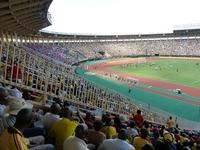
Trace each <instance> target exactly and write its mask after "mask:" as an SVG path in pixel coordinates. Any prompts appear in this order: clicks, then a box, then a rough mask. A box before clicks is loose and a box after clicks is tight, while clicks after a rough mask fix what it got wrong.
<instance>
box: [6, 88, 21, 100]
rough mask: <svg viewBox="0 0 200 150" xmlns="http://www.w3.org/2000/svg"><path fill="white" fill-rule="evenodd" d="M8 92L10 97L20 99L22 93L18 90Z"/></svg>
mask: <svg viewBox="0 0 200 150" xmlns="http://www.w3.org/2000/svg"><path fill="white" fill-rule="evenodd" d="M8 91H9V95H10V96H14V97H17V98H22V92H20V91H19V90H18V89H16V88H14V89H8Z"/></svg>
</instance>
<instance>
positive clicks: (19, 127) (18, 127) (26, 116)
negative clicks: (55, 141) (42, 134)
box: [0, 108, 54, 150]
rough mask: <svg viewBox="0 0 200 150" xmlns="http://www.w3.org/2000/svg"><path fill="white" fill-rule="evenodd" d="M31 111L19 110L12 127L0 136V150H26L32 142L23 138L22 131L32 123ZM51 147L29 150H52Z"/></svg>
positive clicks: (38, 147) (42, 146)
mask: <svg viewBox="0 0 200 150" xmlns="http://www.w3.org/2000/svg"><path fill="white" fill-rule="evenodd" d="M33 117H34V116H33V113H32V110H31V109H26V108H24V109H21V110H20V111H19V112H18V114H17V116H16V122H15V124H14V126H13V127H8V129H6V130H5V131H4V132H3V133H2V135H1V136H0V149H2V150H14V149H18V150H28V149H29V148H28V147H29V146H30V144H32V142H33V141H29V140H28V139H26V138H25V137H24V136H23V131H24V129H26V128H28V127H29V126H30V125H31V123H32V121H33ZM53 149H54V147H53V146H52V145H41V146H36V147H33V148H31V149H30V150H53Z"/></svg>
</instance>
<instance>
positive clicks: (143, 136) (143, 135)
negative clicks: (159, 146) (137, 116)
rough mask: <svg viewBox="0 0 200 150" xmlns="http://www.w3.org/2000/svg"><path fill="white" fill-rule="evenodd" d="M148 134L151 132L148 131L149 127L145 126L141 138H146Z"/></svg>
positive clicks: (141, 131)
mask: <svg viewBox="0 0 200 150" xmlns="http://www.w3.org/2000/svg"><path fill="white" fill-rule="evenodd" d="M148 135H149V132H148V130H147V129H144V128H143V129H141V130H140V136H141V138H143V139H146V138H147V136H148Z"/></svg>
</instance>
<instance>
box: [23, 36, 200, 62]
mask: <svg viewBox="0 0 200 150" xmlns="http://www.w3.org/2000/svg"><path fill="white" fill-rule="evenodd" d="M24 45H25V46H26V47H28V48H30V49H32V50H34V51H37V52H40V53H42V54H44V55H46V56H49V57H51V58H53V59H55V60H59V61H62V62H64V63H67V64H72V63H75V62H78V61H82V60H86V59H95V58H105V57H108V58H109V57H119V56H135V55H136V56H137V55H154V54H160V55H185V56H186V55H190V56H193V55H195V56H197V55H198V56H199V55H200V52H199V51H200V39H156V40H151V39H149V40H148V39H145V40H142V39H141V40H137V41H104V42H98V41H96V42H94V41H93V42H68V43H55V44H52V43H44V44H41V43H29V44H24ZM99 51H103V52H104V54H103V55H102V54H100V53H98V52H99Z"/></svg>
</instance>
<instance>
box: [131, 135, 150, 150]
mask: <svg viewBox="0 0 200 150" xmlns="http://www.w3.org/2000/svg"><path fill="white" fill-rule="evenodd" d="M146 144H149V145H151V143H149V142H148V141H147V140H145V139H143V138H141V137H135V138H134V141H133V145H134V146H135V150H141V149H142V147H143V146H144V145H146Z"/></svg>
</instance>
